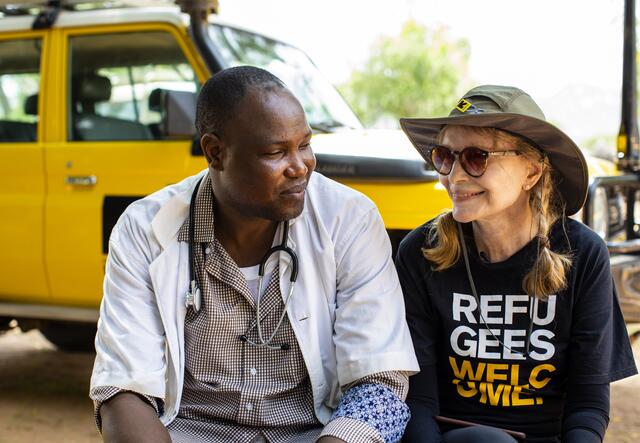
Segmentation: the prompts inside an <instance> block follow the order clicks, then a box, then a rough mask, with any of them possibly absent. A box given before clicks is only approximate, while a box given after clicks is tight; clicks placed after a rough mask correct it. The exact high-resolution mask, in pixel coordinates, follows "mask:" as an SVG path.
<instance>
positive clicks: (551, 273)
mask: <svg viewBox="0 0 640 443" xmlns="http://www.w3.org/2000/svg"><path fill="white" fill-rule="evenodd" d="M472 129H473V131H475V132H478V133H480V134H483V135H489V136H491V137H493V138H494V139H495V140H504V141H508V142H509V143H510V144H511V145H515V148H516V149H517V150H519V151H522V152H523V153H524V155H525V156H527V157H529V158H536V159H540V151H539V150H538V149H536V148H534V147H533V146H532V145H531V144H530V143H528V142H527V141H526V140H524V139H522V138H520V137H518V136H515V135H513V134H510V133H508V132H505V131H502V130H500V129H496V128H472ZM444 131H446V127H445V128H444V129H443V130H442V131H441V132H440V136H439V138H440V139H441V138H442V136H443V134H444ZM439 141H440V140H439ZM542 161H543V172H542V176H541V177H540V179H539V180H538V182H537V183H536V184H535V185H534V186H533V188H531V190H530V191H529V207H530V208H531V211H532V213H533V214H534V217H535V215H536V214H537V215H538V217H536V218H537V224H538V233H537V234H538V237H539V242H540V243H539V245H540V248H539V253H538V257H537V259H536V261H535V262H534V264H533V266H532V267H531V269H530V270H529V272H528V273H527V275H525V277H524V278H523V280H522V288H523V289H524V291H525V292H526V293H527V294H529V295H531V296H536V297H537V298H540V299H543V300H544V299H546V298H547V297H549V296H550V295H552V294H555V293H557V292H558V291H560V290H562V289H563V288H565V287H566V285H567V272H568V270H569V268H570V267H571V256H570V255H569V254H568V253H567V254H565V253H560V252H554V251H552V250H551V247H550V244H549V237H548V235H549V230H550V229H551V226H553V224H554V223H555V222H556V221H557V220H558V219H561V218H563V217H564V205H563V203H562V199H561V197H560V195H559V194H557V192H556V190H555V188H554V186H553V171H552V168H551V164H550V163H549V161H548V159H547V158H546V157H544V159H543V160H542ZM561 221H562V220H561ZM562 222H563V221H562ZM427 241H428V244H429V245H433V247H430V248H423V249H422V254H423V255H424V257H425V258H426V259H427V260H429V262H431V264H432V268H433V270H434V271H444V270H445V269H448V268H450V267H451V266H453V265H454V264H455V263H457V262H458V260H459V259H460V255H461V250H462V248H461V245H460V241H461V239H459V238H458V229H457V225H456V221H455V220H454V218H453V213H452V212H451V211H447V212H445V213H443V214H441V215H440V216H439V217H438V218H437V219H436V221H435V222H434V223H433V224H432V226H431V228H430V230H429V231H428V232H427ZM462 241H464V240H462Z"/></svg>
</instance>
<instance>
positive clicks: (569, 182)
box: [400, 113, 589, 215]
mask: <svg viewBox="0 0 640 443" xmlns="http://www.w3.org/2000/svg"><path fill="white" fill-rule="evenodd" d="M445 125H461V126H474V127H482V128H497V129H502V130H503V131H507V132H510V133H513V134H516V135H520V136H522V137H525V138H526V139H528V140H529V141H531V142H532V143H533V144H534V145H535V146H536V147H538V148H539V149H540V150H541V151H543V152H545V153H546V154H547V156H548V158H549V162H550V163H551V167H552V168H553V170H554V174H555V179H556V180H555V181H556V183H555V185H556V186H557V189H558V191H559V192H560V195H561V196H562V198H563V199H564V202H565V205H566V206H565V212H566V215H573V214H575V213H576V212H578V211H579V210H580V208H582V205H583V204H584V202H585V200H586V198H587V190H588V186H589V174H588V168H587V162H586V160H585V158H584V155H582V152H581V151H580V148H578V146H577V145H576V144H575V143H574V142H573V140H571V138H570V137H569V136H568V135H566V134H565V133H564V132H562V131H561V130H560V129H558V128H556V127H555V126H553V125H552V124H550V123H548V122H546V121H544V120H540V119H538V118H534V117H529V116H526V115H522V114H512V113H481V114H464V115H453V116H449V117H442V118H401V119H400V127H401V128H402V130H403V131H404V132H405V134H407V136H408V137H409V140H410V141H411V143H412V144H413V146H414V147H415V148H416V149H417V150H418V152H419V153H420V155H421V156H422V157H423V158H424V159H425V160H426V161H427V162H429V163H430V162H431V160H430V158H429V152H428V150H429V149H430V148H431V147H433V145H435V144H437V138H438V134H439V133H440V131H441V130H442V128H443V127H444V126H445Z"/></svg>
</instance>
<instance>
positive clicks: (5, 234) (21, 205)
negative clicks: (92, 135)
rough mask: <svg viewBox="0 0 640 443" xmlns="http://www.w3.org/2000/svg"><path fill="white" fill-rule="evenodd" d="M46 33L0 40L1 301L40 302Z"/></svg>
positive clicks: (44, 291)
mask: <svg viewBox="0 0 640 443" xmlns="http://www.w3.org/2000/svg"><path fill="white" fill-rule="evenodd" d="M46 41H47V36H46V34H45V33H44V32H33V31H30V32H21V33H8V34H1V35H0V245H1V246H0V301H2V302H40V301H44V300H47V297H48V295H49V293H48V287H47V281H46V276H45V269H44V258H43V256H44V253H43V251H44V236H43V234H44V232H43V210H44V195H45V180H44V154H43V153H44V151H43V140H42V128H41V122H42V118H40V113H39V109H40V108H41V107H40V106H38V103H39V102H40V101H41V97H40V95H39V92H40V90H41V83H42V81H43V79H42V76H41V72H46V70H45V69H42V64H43V48H44V47H45V46H46Z"/></svg>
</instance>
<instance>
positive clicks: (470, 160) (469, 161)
mask: <svg viewBox="0 0 640 443" xmlns="http://www.w3.org/2000/svg"><path fill="white" fill-rule="evenodd" d="M498 155H500V156H507V155H522V152H520V151H515V150H507V151H485V150H484V149H480V148H476V147H474V146H469V147H467V148H464V149H463V150H462V151H452V150H451V149H449V148H447V147H446V146H440V145H436V146H434V147H432V148H431V149H429V158H430V159H431V164H432V165H433V169H435V170H436V172H437V173H438V174H441V175H449V173H451V169H452V168H453V163H454V162H455V160H456V157H458V160H459V161H460V166H462V169H464V171H465V172H466V173H467V174H469V175H470V176H471V177H480V176H481V175H482V174H484V171H486V170H487V161H488V160H489V157H494V156H498Z"/></svg>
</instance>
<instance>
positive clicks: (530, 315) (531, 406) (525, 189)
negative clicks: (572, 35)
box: [397, 86, 637, 443]
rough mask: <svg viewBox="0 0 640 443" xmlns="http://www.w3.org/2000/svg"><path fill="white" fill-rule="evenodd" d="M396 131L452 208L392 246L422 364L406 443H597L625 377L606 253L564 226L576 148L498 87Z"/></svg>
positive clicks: (581, 187) (524, 100) (575, 190)
mask: <svg viewBox="0 0 640 443" xmlns="http://www.w3.org/2000/svg"><path fill="white" fill-rule="evenodd" d="M401 125H402V128H403V130H404V131H405V132H406V134H407V135H408V136H409V138H410V139H411V141H412V143H413V144H414V146H415V147H416V148H417V149H418V151H419V152H420V153H421V154H422V156H423V157H424V158H425V159H426V160H427V161H428V162H430V163H431V164H432V165H433V167H434V169H435V170H436V171H437V172H438V173H439V179H440V183H441V184H442V186H443V187H444V188H445V189H446V190H447V192H448V193H449V196H450V198H451V200H452V202H453V210H452V211H451V212H447V213H445V214H443V215H441V216H439V217H437V218H436V219H434V220H432V221H430V222H427V223H426V224H425V225H423V226H421V227H419V228H418V229H416V230H414V231H413V232H412V233H411V234H409V235H408V236H407V238H406V239H405V240H404V241H403V242H402V244H401V245H400V249H399V252H398V257H397V268H398V273H399V276H400V280H401V283H402V287H403V291H404V294H405V303H406V311H407V320H408V322H409V326H410V329H411V333H412V338H413V341H414V346H415V350H416V354H417V355H418V360H419V362H420V366H421V372H420V374H418V375H416V376H413V377H411V379H410V388H409V397H408V399H407V403H408V404H409V406H410V408H411V413H412V419H411V422H410V423H409V426H408V428H407V432H406V433H405V441H409V442H441V441H444V442H446V443H458V442H474V443H477V442H491V443H497V442H515V441H523V440H524V441H527V442H560V441H562V442H580V443H590V442H601V441H602V439H603V437H604V433H605V430H606V427H607V424H608V420H609V417H608V411H609V383H610V382H612V381H614V380H618V379H621V378H624V377H628V376H630V375H632V374H635V373H636V372H637V371H636V368H635V364H634V360H633V355H632V352H631V349H630V346H629V340H628V337H627V335H626V330H625V326H624V321H623V318H622V315H621V312H620V308H619V306H618V302H617V300H616V296H615V292H614V287H613V283H612V277H611V271H610V268H609V255H608V251H607V248H606V246H605V244H604V242H603V241H602V240H601V239H600V238H599V237H598V236H597V235H596V234H595V233H593V232H592V231H591V230H589V228H587V227H586V226H584V225H583V224H581V223H579V222H577V221H574V220H572V219H569V218H567V216H570V215H573V214H575V213H576V212H577V211H578V210H579V209H580V207H581V206H582V204H583V203H584V201H585V198H586V194H587V186H588V177H587V166H586V163H585V160H584V157H583V156H582V154H581V153H580V150H579V149H578V147H577V146H576V145H575V143H573V142H572V141H571V139H570V138H569V137H568V136H567V135H565V134H564V133H563V132H562V131H560V130H559V129H557V128H556V127H554V126H553V125H551V124H549V123H547V122H546V121H545V119H544V115H543V114H542V111H541V110H540V108H539V107H538V106H537V105H536V103H535V102H534V101H533V100H532V99H531V97H529V96H528V95H527V94H525V93H524V92H522V91H521V90H519V89H516V88H511V87H504V86H480V87H477V88H474V89H472V90H471V91H469V92H468V93H467V94H466V95H465V96H464V98H463V99H462V100H460V102H459V103H458V105H457V106H456V108H455V109H454V110H453V111H452V112H451V113H450V115H449V117H445V118H435V119H402V120H401ZM438 415H441V416H444V417H446V418H442V417H436V416H438ZM460 421H463V422H470V423H473V424H480V425H485V426H474V425H469V424H467V423H461V422H460ZM501 429H502V430H501ZM504 429H508V430H509V431H508V432H505V431H504Z"/></svg>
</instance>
